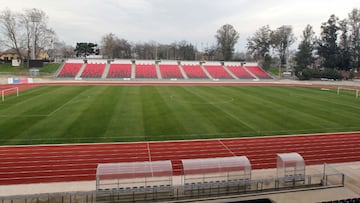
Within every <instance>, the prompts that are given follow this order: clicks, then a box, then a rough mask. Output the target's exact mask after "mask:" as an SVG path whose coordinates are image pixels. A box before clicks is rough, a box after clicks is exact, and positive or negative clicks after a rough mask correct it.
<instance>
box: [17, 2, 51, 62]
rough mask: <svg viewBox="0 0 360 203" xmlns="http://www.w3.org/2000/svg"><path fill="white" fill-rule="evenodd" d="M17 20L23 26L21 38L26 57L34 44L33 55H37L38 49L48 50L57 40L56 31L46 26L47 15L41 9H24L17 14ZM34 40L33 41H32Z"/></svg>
mask: <svg viewBox="0 0 360 203" xmlns="http://www.w3.org/2000/svg"><path fill="white" fill-rule="evenodd" d="M19 18H20V19H19V20H20V22H21V24H22V26H23V27H24V32H25V33H24V36H25V38H24V39H23V40H24V41H25V44H26V49H27V50H29V51H28V58H30V52H31V51H32V50H33V49H32V46H34V45H35V46H34V50H35V52H34V56H35V58H36V56H38V55H39V53H40V51H48V50H50V49H52V48H53V43H54V42H56V41H57V36H56V33H55V31H54V30H53V29H51V28H48V26H47V21H48V17H47V15H46V13H45V12H44V11H42V10H39V9H36V8H33V9H29V10H25V11H24V13H21V14H20V15H19ZM34 40H35V42H34Z"/></svg>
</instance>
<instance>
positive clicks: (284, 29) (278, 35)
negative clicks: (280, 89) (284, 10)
mask: <svg viewBox="0 0 360 203" xmlns="http://www.w3.org/2000/svg"><path fill="white" fill-rule="evenodd" d="M294 42H295V37H294V33H293V29H292V27H291V26H289V25H283V26H281V27H279V28H277V29H276V30H275V31H273V32H272V34H271V44H272V46H273V48H274V49H275V50H276V51H277V52H278V54H279V58H280V65H281V67H284V65H285V64H287V58H288V54H289V53H288V52H289V51H288V49H289V47H290V46H291V45H292V44H293V43H294Z"/></svg>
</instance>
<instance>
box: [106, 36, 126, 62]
mask: <svg viewBox="0 0 360 203" xmlns="http://www.w3.org/2000/svg"><path fill="white" fill-rule="evenodd" d="M101 53H102V55H103V56H105V57H108V58H131V44H130V43H129V42H128V41H127V40H125V39H120V38H118V37H117V36H115V34H113V33H109V34H107V35H105V36H103V37H102V39H101Z"/></svg>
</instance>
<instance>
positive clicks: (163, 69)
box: [56, 59, 273, 80]
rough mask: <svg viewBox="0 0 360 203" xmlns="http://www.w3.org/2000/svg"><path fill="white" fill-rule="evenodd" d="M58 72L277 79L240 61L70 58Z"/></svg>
mask: <svg viewBox="0 0 360 203" xmlns="http://www.w3.org/2000/svg"><path fill="white" fill-rule="evenodd" d="M205 63H206V64H205ZM58 72H59V74H57V76H56V77H57V78H59V79H60V78H82V79H87V78H89V79H90V78H91V79H95V78H97V79H100V78H101V79H105V80H106V79H112V80H113V79H165V80H166V79H171V80H172V79H185V80H188V79H190V80H191V79H213V80H219V79H226V80H229V79H232V80H244V79H246V80H249V79H253V80H259V79H273V78H272V77H271V76H270V75H269V74H268V73H267V72H266V71H264V70H263V69H262V68H261V67H260V66H258V65H257V64H256V63H249V66H242V63H237V62H225V64H224V62H223V63H220V62H199V61H163V62H161V61H142V60H137V61H134V62H132V61H130V60H127V61H126V60H120V61H113V62H108V61H106V60H96V61H93V60H90V61H87V63H84V62H81V61H80V60H78V59H70V60H68V61H66V62H65V63H64V65H63V66H62V67H61V69H60V70H59V71H58Z"/></svg>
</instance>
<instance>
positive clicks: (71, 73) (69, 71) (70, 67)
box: [57, 63, 83, 78]
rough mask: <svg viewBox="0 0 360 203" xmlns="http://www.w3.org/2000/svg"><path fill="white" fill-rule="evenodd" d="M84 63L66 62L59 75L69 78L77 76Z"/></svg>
mask: <svg viewBox="0 0 360 203" xmlns="http://www.w3.org/2000/svg"><path fill="white" fill-rule="evenodd" d="M82 65H83V64H82V63H65V64H64V67H63V68H62V69H61V71H60V73H59V74H58V76H57V77H59V78H68V77H75V76H76V75H77V73H78V72H79V71H80V69H81V66H82Z"/></svg>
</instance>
